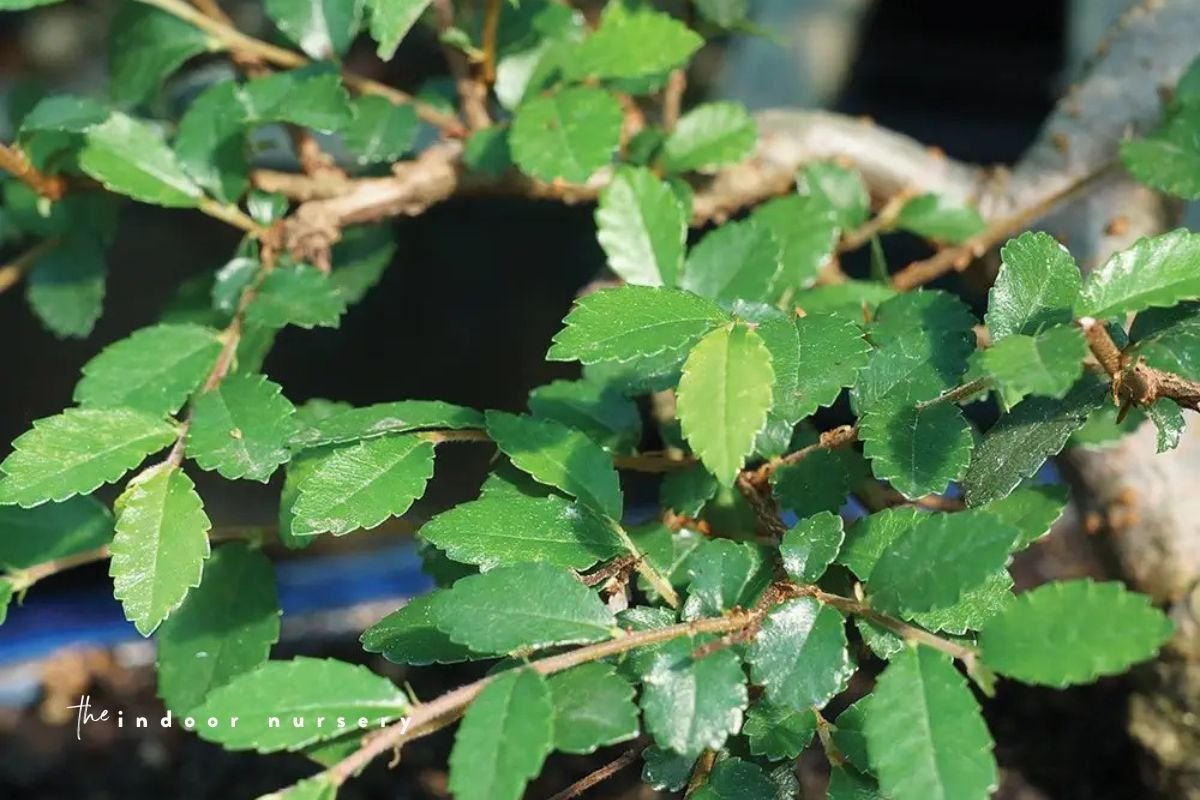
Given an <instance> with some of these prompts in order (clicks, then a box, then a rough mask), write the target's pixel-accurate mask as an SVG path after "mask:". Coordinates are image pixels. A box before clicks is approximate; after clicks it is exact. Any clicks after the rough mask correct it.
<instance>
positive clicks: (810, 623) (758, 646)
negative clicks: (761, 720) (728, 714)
mask: <svg viewBox="0 0 1200 800" xmlns="http://www.w3.org/2000/svg"><path fill="white" fill-rule="evenodd" d="M746 660H747V661H749V662H750V677H751V678H753V680H754V682H755V683H756V684H760V685H762V686H763V687H764V690H765V692H766V696H767V699H768V700H770V701H771V702H772V703H774V704H776V705H779V706H785V707H787V708H790V709H792V710H796V711H799V710H802V709H807V708H810V707H812V706H816V707H817V708H820V707H822V706H824V705H825V704H826V703H828V702H829V700H830V699H832V698H833V696H834V695H835V694H837V693H838V692H840V691H842V690H843V689H845V688H846V684H847V682H848V681H849V680H850V676H851V675H852V674H854V667H853V665H851V663H850V653H849V651H848V650H847V649H846V623H845V620H844V619H843V618H842V615H841V614H840V613H838V611H836V610H835V609H834V608H832V607H831V606H826V605H822V604H821V603H820V602H818V601H817V600H816V599H814V598H812V597H801V598H798V599H795V600H789V601H787V602H786V603H783V604H782V605H779V606H776V607H775V609H774V610H772V611H771V613H770V614H768V615H767V619H766V621H765V622H764V623H763V625H762V629H761V630H760V631H759V632H758V635H757V636H755V637H754V643H753V644H752V645H751V647H750V651H749V653H748V654H747V658H746Z"/></svg>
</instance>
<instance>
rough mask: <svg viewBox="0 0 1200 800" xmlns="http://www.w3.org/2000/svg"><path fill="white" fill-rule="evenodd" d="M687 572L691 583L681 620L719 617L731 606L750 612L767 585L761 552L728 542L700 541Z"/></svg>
mask: <svg viewBox="0 0 1200 800" xmlns="http://www.w3.org/2000/svg"><path fill="white" fill-rule="evenodd" d="M687 571H688V574H689V575H690V576H691V581H690V583H689V585H688V598H687V602H686V603H685V604H684V607H683V616H684V618H685V619H701V618H703V617H714V616H719V615H720V614H722V613H724V612H726V611H729V610H731V609H733V608H734V607H735V606H736V607H740V608H750V607H752V606H753V605H754V601H755V600H757V599H758V597H759V595H761V594H762V592H763V589H765V588H767V584H768V583H770V582H771V566H770V564H769V563H768V562H767V560H766V559H765V558H763V553H762V550H761V549H760V548H758V547H757V546H756V545H753V544H751V543H749V542H732V541H730V540H728V539H708V540H703V541H702V542H701V544H700V546H699V547H697V548H696V549H695V550H694V551H692V553H691V555H690V556H689V558H688V560H687ZM668 574H669V573H668Z"/></svg>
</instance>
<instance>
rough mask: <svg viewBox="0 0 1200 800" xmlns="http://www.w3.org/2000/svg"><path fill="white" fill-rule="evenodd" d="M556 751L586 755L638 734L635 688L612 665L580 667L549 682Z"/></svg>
mask: <svg viewBox="0 0 1200 800" xmlns="http://www.w3.org/2000/svg"><path fill="white" fill-rule="evenodd" d="M549 683H550V693H551V695H552V697H553V699H554V749H556V750H561V751H562V752H564V753H579V754H582V755H586V754H588V753H594V752H596V750H597V749H598V748H601V747H607V746H608V745H610V744H616V743H617V742H625V741H628V740H630V739H632V738H634V737H635V736H637V735H638V730H639V726H638V709H637V706H636V705H634V703H633V694H634V691H633V687H632V686H630V685H629V683H628V682H627V681H626V680H625V679H624V678H622V677H621V676H620V675H618V674H617V673H616V670H615V668H614V667H613V666H612V665H611V664H600V663H591V664H581V665H580V666H578V667H574V668H572V669H569V670H567V671H566V672H561V673H559V674H558V675H555V676H554V677H553V678H551V679H550V681H549Z"/></svg>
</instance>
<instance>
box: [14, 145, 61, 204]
mask: <svg viewBox="0 0 1200 800" xmlns="http://www.w3.org/2000/svg"><path fill="white" fill-rule="evenodd" d="M0 170H4V171H5V172H7V173H8V174H9V175H12V176H13V177H14V178H16V179H17V180H19V181H21V182H22V183H24V184H25V185H26V186H28V187H29V188H30V189H33V190H34V191H35V192H37V193H38V194H40V195H41V196H42V197H45V198H47V199H50V200H58V199H59V198H61V197H62V196H63V195H64V194H65V193H66V191H67V182H66V180H65V179H64V178H63V177H62V176H60V175H45V174H43V173H42V172H41V171H39V170H38V169H37V167H35V166H33V164H32V163H30V161H29V159H28V158H26V156H25V153H24V152H22V151H21V148H19V147H17V146H16V145H15V144H2V143H0Z"/></svg>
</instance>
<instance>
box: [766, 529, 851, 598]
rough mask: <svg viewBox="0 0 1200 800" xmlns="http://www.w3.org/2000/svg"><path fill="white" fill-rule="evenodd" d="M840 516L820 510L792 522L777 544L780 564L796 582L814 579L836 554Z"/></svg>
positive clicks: (840, 535)
mask: <svg viewBox="0 0 1200 800" xmlns="http://www.w3.org/2000/svg"><path fill="white" fill-rule="evenodd" d="M845 538H846V534H845V532H844V531H843V530H842V518H841V517H840V516H838V515H837V514H833V513H830V512H828V511H822V512H821V513H820V514H815V515H813V516H811V517H807V518H805V519H802V520H800V521H799V522H797V523H796V524H795V525H793V526H792V527H791V528H790V529H789V530H788V532H787V533H786V534H784V537H783V542H782V543H781V544H780V545H779V554H780V556H781V557H782V558H783V568H784V569H785V570H787V574H788V576H789V577H790V578H791V579H792V580H794V581H796V582H797V583H816V582H817V579H818V578H820V577H821V576H822V575H823V574H824V573H825V568H826V567H828V566H829V565H830V564H831V563H833V560H834V559H835V558H837V554H838V550H839V549H840V548H841V546H842V541H843V540H844V539H845Z"/></svg>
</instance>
